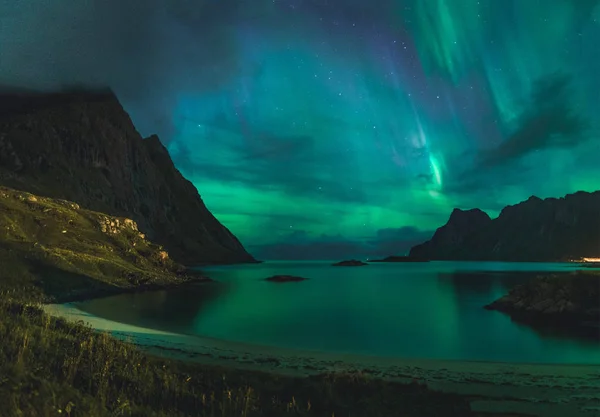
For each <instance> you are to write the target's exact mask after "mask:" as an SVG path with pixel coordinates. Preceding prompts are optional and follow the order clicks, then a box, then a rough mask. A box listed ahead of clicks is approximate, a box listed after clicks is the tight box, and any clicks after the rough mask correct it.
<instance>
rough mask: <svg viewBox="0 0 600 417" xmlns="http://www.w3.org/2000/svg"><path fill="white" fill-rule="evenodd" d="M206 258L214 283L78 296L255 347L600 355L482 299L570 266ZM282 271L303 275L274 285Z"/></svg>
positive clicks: (124, 314)
mask: <svg viewBox="0 0 600 417" xmlns="http://www.w3.org/2000/svg"><path fill="white" fill-rule="evenodd" d="M330 264H331V262H266V263H262V264H256V265H235V266H219V267H210V268H203V270H204V271H206V272H207V274H208V275H209V276H210V277H212V278H213V279H215V280H217V281H218V282H217V283H213V284H207V285H197V286H192V287H186V288H181V289H175V290H169V291H155V292H147V293H142V294H126V295H119V296H113V297H108V298H104V299H97V300H92V301H88V302H84V303H80V304H79V305H78V306H79V308H81V309H83V310H85V311H88V312H90V313H92V314H95V315H97V316H100V317H105V318H108V319H112V320H116V321H119V322H124V323H128V324H135V325H140V326H145V327H150V328H157V329H163V330H169V331H173V332H177V333H184V334H191V335H199V336H208V337H213V338H219V339H226V340H232V341H239V342H245V343H254V344H260V345H271V346H280V347H286V348H300V349H310V350H321V351H330V352H344V353H354V354H367V355H377V356H395V357H414V358H439V359H461V360H463V359H467V360H487V361H509V362H537V363H588V364H589V363H596V364H599V363H600V343H598V342H597V341H592V340H585V339H582V338H578V337H574V336H569V335H565V334H561V333H557V332H555V331H551V330H544V331H541V330H539V329H537V330H536V329H533V328H531V327H529V326H527V325H523V324H519V323H515V322H513V321H512V320H511V319H510V318H509V317H508V316H506V315H505V314H502V313H499V312H496V311H487V310H484V309H483V306H484V305H485V304H487V303H489V302H491V301H493V300H495V299H497V298H499V297H500V296H502V295H503V294H505V293H506V292H507V290H508V289H509V288H510V287H512V286H513V285H516V284H518V283H520V282H524V281H525V280H527V279H529V278H530V276H531V273H535V272H542V271H568V270H572V269H573V268H574V266H573V265H569V264H539V263H494V262H481V263H479V262H430V263H394V264H384V263H381V264H370V265H368V266H364V267H348V268H344V267H332V266H330ZM275 274H290V275H298V276H302V277H306V278H308V280H307V281H302V282H292V283H284V284H278V283H271V282H266V281H264V278H266V277H269V276H272V275H275Z"/></svg>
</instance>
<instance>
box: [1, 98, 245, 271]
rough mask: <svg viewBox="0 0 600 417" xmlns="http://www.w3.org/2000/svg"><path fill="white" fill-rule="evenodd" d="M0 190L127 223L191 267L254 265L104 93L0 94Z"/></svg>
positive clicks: (157, 145) (153, 140)
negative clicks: (60, 201) (66, 202)
mask: <svg viewBox="0 0 600 417" xmlns="http://www.w3.org/2000/svg"><path fill="white" fill-rule="evenodd" d="M0 184H1V185H5V186H8V187H12V188H15V189H19V190H23V191H26V192H31V193H34V194H36V195H40V196H45V197H50V198H60V199H65V200H69V201H73V202H75V203H77V204H80V205H81V206H82V207H85V208H86V209H90V210H93V211H99V212H104V213H107V214H109V215H114V216H123V217H130V218H132V219H133V220H135V221H136V222H137V223H138V224H139V227H140V229H141V230H143V231H144V232H145V233H146V234H147V235H148V236H149V238H151V239H152V240H153V241H155V242H156V243H157V244H161V245H164V246H165V247H166V248H167V250H168V251H169V253H170V255H171V256H172V257H173V259H175V260H176V261H178V262H180V263H183V264H186V265H200V264H207V263H238V262H255V259H254V258H253V257H252V256H251V255H250V254H248V253H247V252H246V250H245V249H244V247H243V246H242V244H241V243H240V242H239V241H238V239H237V238H236V237H235V236H234V235H233V234H232V233H231V232H230V231H229V230H228V229H227V228H226V227H225V226H223V225H222V224H221V223H220V222H219V221H218V220H217V219H216V218H215V217H214V216H213V215H212V213H210V211H209V210H208V209H207V208H206V206H205V205H204V202H203V201H202V198H201V197H200V195H199V194H198V191H197V190H196V188H195V187H194V185H193V184H192V183H191V182H190V181H188V180H187V179H185V178H184V177H183V175H182V174H181V173H180V172H179V171H178V170H177V168H176V167H175V165H174V164H173V161H172V160H171V158H170V156H169V153H168V151H167V149H166V148H165V147H164V145H162V143H161V141H160V139H159V138H158V137H157V136H156V135H152V136H151V137H150V138H148V139H143V138H142V136H141V135H140V134H139V132H138V131H137V130H136V128H135V126H134V125H133V122H132V121H131V118H130V117H129V115H128V114H127V112H126V111H125V110H124V109H123V107H122V105H121V104H120V102H119V100H118V98H117V96H116V95H115V94H114V92H113V91H112V90H110V89H108V88H98V89H91V90H88V89H84V88H69V89H65V90H63V91H59V92H32V91H23V90H19V89H12V90H4V91H0Z"/></svg>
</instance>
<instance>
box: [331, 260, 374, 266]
mask: <svg viewBox="0 0 600 417" xmlns="http://www.w3.org/2000/svg"><path fill="white" fill-rule="evenodd" d="M365 265H369V264H367V263H365V262H363V261H357V260H356V259H352V260H349V261H341V262H337V263H334V264H332V266H365Z"/></svg>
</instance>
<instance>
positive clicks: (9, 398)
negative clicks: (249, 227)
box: [0, 187, 473, 417]
mask: <svg viewBox="0 0 600 417" xmlns="http://www.w3.org/2000/svg"><path fill="white" fill-rule="evenodd" d="M191 279H193V277H192V278H191V277H190V276H188V275H186V273H185V272H184V270H183V268H182V267H181V266H179V265H177V264H175V263H174V262H172V261H171V260H170V259H169V257H168V254H167V253H166V252H165V251H163V250H162V248H160V247H158V246H156V245H153V244H152V243H151V242H149V241H148V240H147V239H146V238H145V236H143V234H141V233H140V232H139V231H138V230H137V226H136V225H135V223H133V222H132V221H130V220H127V219H122V218H121V219H117V218H114V217H110V216H107V215H104V214H102V213H96V212H91V211H87V210H82V209H80V208H79V207H78V206H77V205H76V204H74V203H70V202H67V201H61V200H53V199H49V198H42V197H37V196H34V195H31V194H28V193H23V192H20V191H16V190H12V189H8V188H3V187H0V416H2V417H5V416H6V417H20V416H22V417H29V416H32V417H33V416H40V417H42V416H43V417H49V416H69V417H76V416H81V417H84V416H85V417H104V416H139V417H151V416H156V417H163V416H164V417H167V416H169V417H171V416H173V417H177V416H186V417H187V416H201V417H234V416H239V417H253V416H272V417H277V416H288V415H289V416H322V417H359V416H365V417H378V416H381V417H383V416H386V417H389V416H399V417H401V416H405V417H429V416H431V417H446V416H447V417H450V416H453V417H454V416H456V417H459V416H460V417H468V416H471V415H473V414H471V412H470V409H469V405H468V403H467V401H466V399H465V398H462V397H460V396H458V395H453V394H443V393H438V392H433V391H431V390H429V389H428V388H427V387H425V386H422V385H418V384H409V385H407V384H400V383H392V382H386V381H382V380H377V379H372V378H369V377H367V376H364V375H362V374H360V373H355V374H343V375H340V374H326V375H320V376H315V377H310V378H292V377H280V376H275V375H270V374H265V373H259V372H250V371H240V370H232V369H222V368H217V367H208V366H201V365H198V364H192V363H183V362H179V361H174V360H167V359H161V358H156V357H152V356H149V355H147V354H145V353H144V352H142V351H140V350H139V349H138V348H137V347H135V346H133V345H132V344H129V343H125V342H122V341H119V340H117V339H115V338H113V337H111V336H109V335H108V334H103V333H98V332H95V331H93V330H92V329H91V328H89V327H87V326H84V325H82V324H73V323H68V322H66V321H65V320H62V319H57V318H53V317H50V316H49V315H47V314H45V313H44V312H43V311H42V310H41V308H40V307H39V306H40V303H42V302H48V301H71V300H75V299H81V298H86V297H93V296H100V295H105V294H111V293H115V292H122V291H129V290H135V289H140V288H142V289H144V288H146V289H147V288H155V287H167V286H172V285H179V284H182V283H185V282H188V281H190V280H191Z"/></svg>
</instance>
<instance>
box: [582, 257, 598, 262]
mask: <svg viewBox="0 0 600 417" xmlns="http://www.w3.org/2000/svg"><path fill="white" fill-rule="evenodd" d="M583 262H600V258H583Z"/></svg>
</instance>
